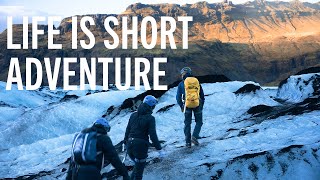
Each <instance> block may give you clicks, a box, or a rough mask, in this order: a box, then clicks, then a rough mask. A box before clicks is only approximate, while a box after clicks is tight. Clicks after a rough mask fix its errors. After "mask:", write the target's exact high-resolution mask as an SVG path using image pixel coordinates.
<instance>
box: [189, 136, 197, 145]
mask: <svg viewBox="0 0 320 180" xmlns="http://www.w3.org/2000/svg"><path fill="white" fill-rule="evenodd" d="M191 142H192V143H193V144H194V145H196V146H199V141H198V139H197V138H196V137H194V136H192V137H191Z"/></svg>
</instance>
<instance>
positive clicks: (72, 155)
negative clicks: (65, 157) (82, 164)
mask: <svg viewBox="0 0 320 180" xmlns="http://www.w3.org/2000/svg"><path fill="white" fill-rule="evenodd" d="M80 134H81V133H78V135H77V136H76V138H74V140H73V144H72V150H71V151H72V152H71V158H72V161H74V162H75V160H74V154H73V149H74V146H75V144H76V140H77V139H78V137H79V136H80ZM75 163H76V162H75Z"/></svg>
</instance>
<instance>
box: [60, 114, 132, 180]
mask: <svg viewBox="0 0 320 180" xmlns="http://www.w3.org/2000/svg"><path fill="white" fill-rule="evenodd" d="M109 131H110V125H109V122H108V121H107V120H106V119H104V118H100V119H98V120H96V121H95V123H94V124H93V125H92V126H91V127H90V128H87V129H84V130H82V131H81V132H80V133H78V134H76V137H75V138H74V140H73V145H72V157H71V160H70V165H69V170H68V173H67V178H66V179H67V180H82V179H83V180H88V179H90V180H100V179H101V175H100V171H101V169H102V168H103V167H104V163H105V162H110V163H111V164H112V166H113V167H114V168H115V169H116V170H117V171H118V173H119V174H120V175H121V176H123V179H125V180H128V179H130V178H129V175H128V171H127V169H126V167H125V166H124V165H123V164H122V162H121V160H120V159H119V156H118V153H117V152H116V149H115V147H114V146H113V144H112V141H111V139H110V137H109V136H108V132H109ZM82 135H84V136H82ZM86 135H88V136H86ZM91 135H92V136H91ZM82 137H83V138H82ZM85 140H87V141H86V142H85ZM79 142H80V143H79ZM88 144H89V145H88ZM86 145H87V146H86ZM89 146H90V148H88V147H89ZM84 158H85V160H84ZM89 160H90V161H89Z"/></svg>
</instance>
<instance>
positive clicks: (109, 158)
mask: <svg viewBox="0 0 320 180" xmlns="http://www.w3.org/2000/svg"><path fill="white" fill-rule="evenodd" d="M92 131H96V132H97V133H98V134H97V152H102V153H100V154H99V155H98V156H97V162H96V163H95V164H93V165H94V166H95V167H96V169H97V170H98V172H99V173H100V171H101V168H102V161H103V159H104V161H105V162H110V163H111V164H112V166H113V167H114V168H115V169H116V170H117V171H118V173H119V174H120V175H121V176H123V177H124V178H128V177H129V175H128V171H127V169H126V167H125V166H124V165H123V164H122V162H121V160H120V159H119V156H118V153H117V151H116V149H115V147H114V146H113V144H112V141H111V139H110V137H109V136H108V135H107V132H106V130H104V129H103V128H100V127H97V126H92V127H91V128H87V129H84V130H82V132H83V133H88V132H92ZM103 156H104V157H103ZM71 163H74V162H72V160H71V162H70V164H71ZM81 166H82V165H81ZM88 168H89V167H88ZM70 171H71V172H70ZM80 171H81V169H80ZM84 171H86V170H84ZM71 173H72V168H70V167H69V170H68V176H71V177H72V175H71ZM79 173H81V172H79ZM68 176H67V180H68ZM69 179H70V177H69Z"/></svg>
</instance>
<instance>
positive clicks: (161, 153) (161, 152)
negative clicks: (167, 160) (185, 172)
mask: <svg viewBox="0 0 320 180" xmlns="http://www.w3.org/2000/svg"><path fill="white" fill-rule="evenodd" d="M165 155H166V152H164V150H162V149H161V150H160V151H159V158H164V156H165Z"/></svg>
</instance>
